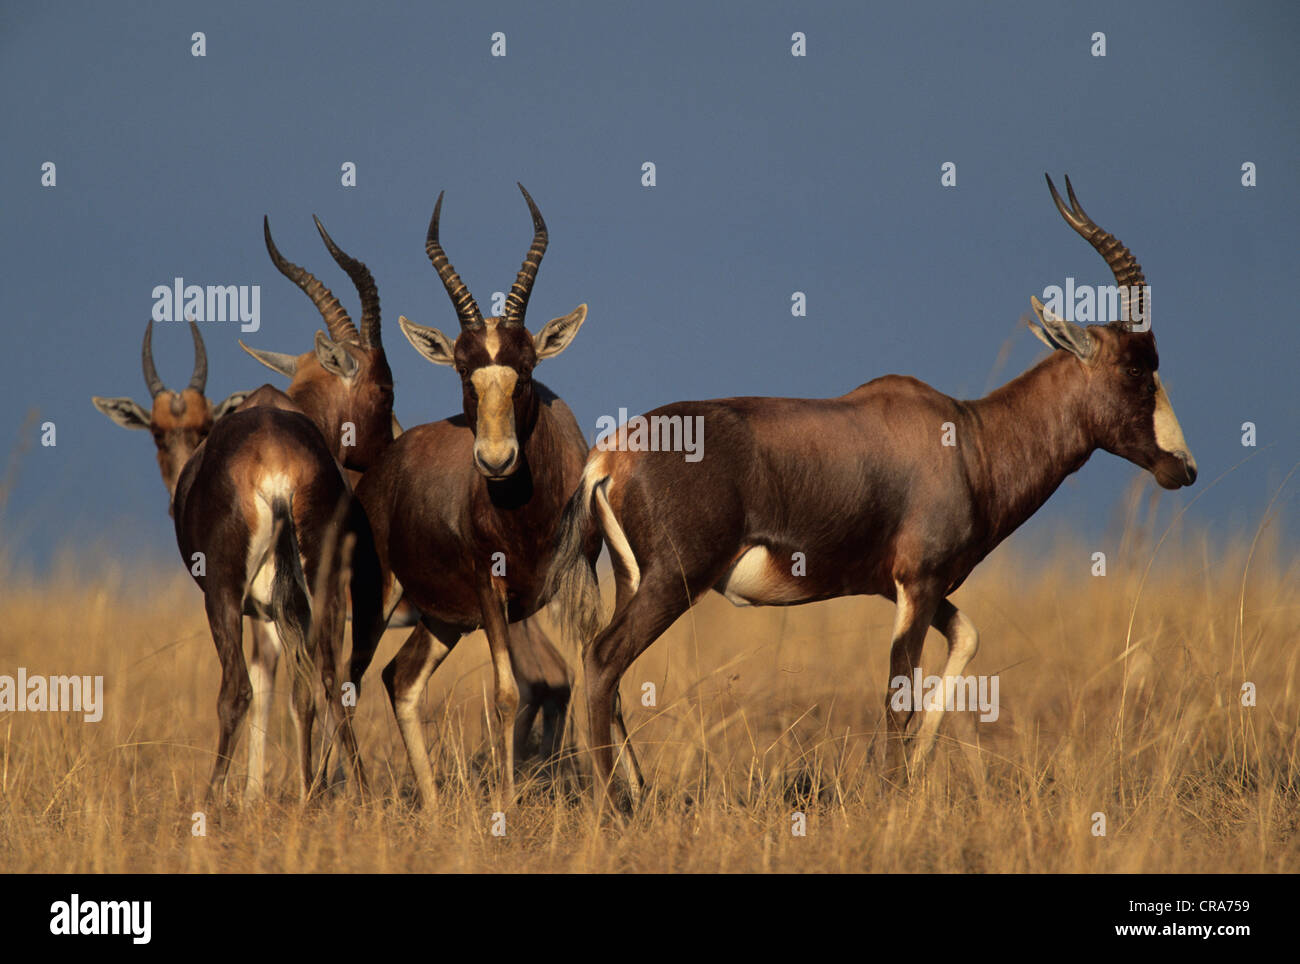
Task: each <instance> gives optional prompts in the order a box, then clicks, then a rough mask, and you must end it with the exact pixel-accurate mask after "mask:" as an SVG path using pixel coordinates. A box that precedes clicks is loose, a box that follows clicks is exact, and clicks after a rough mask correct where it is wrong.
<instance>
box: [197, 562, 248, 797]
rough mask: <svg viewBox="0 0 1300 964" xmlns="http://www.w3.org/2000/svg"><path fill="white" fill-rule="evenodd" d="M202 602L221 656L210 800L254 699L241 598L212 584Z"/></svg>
mask: <svg viewBox="0 0 1300 964" xmlns="http://www.w3.org/2000/svg"><path fill="white" fill-rule="evenodd" d="M203 602H204V607H205V608H206V609H207V612H208V626H209V628H210V629H211V630H212V641H213V643H215V644H216V647H217V657H218V658H219V659H220V660H221V692H220V694H219V695H218V696H217V721H218V725H219V726H220V731H219V734H218V736H217V760H216V763H215V764H214V765H213V767H212V776H211V777H210V778H209V780H208V793H207V798H208V801H209V802H211V801H212V800H213V799H214V798H215V796H216V794H217V791H218V789H219V788H220V787H221V786H222V785H223V784H224V783H225V779H226V773H227V772H228V771H229V770H230V760H231V754H232V753H233V752H234V749H235V747H236V746H237V745H238V744H239V733H240V730H241V728H242V727H243V724H244V717H245V715H246V714H247V712H248V704H249V703H250V702H252V699H253V687H252V684H251V683H250V682H249V679H248V667H247V665H246V664H245V662H244V641H243V624H242V621H243V616H242V612H241V607H240V605H239V600H238V599H237V598H235V597H234V595H233V594H230V593H224V594H223V593H220V592H219V591H218V590H217V589H216V588H215V587H213V588H210V591H209V593H208V595H207V596H205V598H204V601H203Z"/></svg>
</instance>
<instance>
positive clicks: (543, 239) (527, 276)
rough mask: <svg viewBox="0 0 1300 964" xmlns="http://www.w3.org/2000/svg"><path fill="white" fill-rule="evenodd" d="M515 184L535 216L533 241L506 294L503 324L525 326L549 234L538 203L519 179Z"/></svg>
mask: <svg viewBox="0 0 1300 964" xmlns="http://www.w3.org/2000/svg"><path fill="white" fill-rule="evenodd" d="M515 185H516V186H517V187H518V188H519V190H520V191H522V192H523V195H524V200H525V201H527V202H528V210H529V212H530V213H531V214H532V216H533V243H532V244H531V245H529V246H528V254H527V255H526V256H525V257H524V263H523V265H522V266H521V267H520V268H519V275H518V276H517V277H516V278H515V283H514V284H512V285H511V286H510V294H508V295H506V311H505V319H504V320H503V321H502V324H504V325H507V326H518V327H523V324H524V313H525V312H526V311H527V310H528V296H529V295H530V294H531V293H532V290H533V282H534V281H535V280H537V268H538V266H539V265H540V264H541V263H542V255H544V254H545V253H546V243H547V241H548V240H549V236H548V235H547V233H546V222H545V221H543V220H542V212H541V211H539V210H537V205H536V204H534V203H533V199H532V197H531V196H529V194H528V191H527V190H525V189H524V186H523V185H522V184H520V183H519V182H518V181H516V182H515Z"/></svg>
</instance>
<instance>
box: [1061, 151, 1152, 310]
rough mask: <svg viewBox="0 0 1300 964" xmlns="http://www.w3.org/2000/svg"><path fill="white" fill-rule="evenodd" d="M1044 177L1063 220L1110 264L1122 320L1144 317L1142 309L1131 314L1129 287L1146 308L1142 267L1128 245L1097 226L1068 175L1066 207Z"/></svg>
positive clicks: (1066, 177)
mask: <svg viewBox="0 0 1300 964" xmlns="http://www.w3.org/2000/svg"><path fill="white" fill-rule="evenodd" d="M1044 177H1046V178H1047V187H1048V189H1049V190H1051V192H1052V200H1053V201H1055V202H1056V209H1057V210H1058V211H1060V212H1061V217H1063V218H1065V223H1066V224H1068V225H1069V226H1070V227H1072V228H1074V230H1075V231H1077V232H1078V233H1079V234H1080V236H1082V237H1083V239H1084V240H1085V241H1087V242H1088V243H1089V244H1091V245H1092V246H1093V247H1094V248H1096V249H1097V253H1098V254H1100V255H1101V256H1102V257H1103V258H1105V259H1106V264H1108V265H1110V271H1111V274H1113V275H1114V276H1115V284H1116V285H1118V286H1119V292H1120V304H1121V306H1122V308H1123V310H1124V318H1125V320H1132V319H1133V318H1136V317H1141V318H1146V317H1147V314H1146V312H1145V310H1144V311H1141V312H1139V313H1136V314H1135V313H1134V312H1133V311H1132V310H1131V306H1130V304H1129V292H1130V289H1131V288H1132V287H1136V288H1137V289H1138V298H1139V299H1142V300H1141V301H1140V302H1139V304H1140V307H1141V308H1143V309H1145V308H1146V301H1145V299H1146V278H1145V277H1143V275H1142V266H1141V265H1140V264H1138V261H1137V258H1135V257H1133V252H1132V251H1130V250H1129V249H1128V246H1127V245H1125V244H1124V243H1123V242H1121V241H1120V240H1119V238H1117V237H1115V235H1113V234H1109V233H1107V232H1106V231H1103V230H1102V229H1101V228H1100V227H1098V225H1097V222H1096V221H1094V220H1093V219H1092V218H1090V217H1088V215H1087V214H1086V213H1084V210H1083V205H1081V204H1080V203H1079V199H1078V198H1077V197H1075V196H1074V186H1073V185H1072V184H1070V176H1069V175H1068V174H1067V175H1066V176H1065V192H1066V193H1067V194H1068V195H1069V196H1070V206H1069V207H1066V206H1065V202H1064V201H1063V200H1061V195H1060V194H1058V193H1057V191H1056V185H1055V184H1053V183H1052V178H1051V175H1044Z"/></svg>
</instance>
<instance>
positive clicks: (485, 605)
mask: <svg viewBox="0 0 1300 964" xmlns="http://www.w3.org/2000/svg"><path fill="white" fill-rule="evenodd" d="M479 607H480V609H481V610H482V612H483V631H484V632H485V633H486V634H487V640H488V649H489V650H490V651H491V654H492V690H493V704H494V705H495V707H496V714H497V725H498V726H499V728H500V732H501V744H502V754H501V757H502V765H503V766H504V767H505V779H504V781H503V783H502V785H503V787H504V795H505V803H506V804H509V803H511V802H512V801H513V800H514V798H515V713H516V712H517V711H518V710H519V687H518V685H516V683H515V673H514V669H513V668H511V666H510V624H509V623H508V622H507V621H506V618H507V617H506V598H505V587H504V585H503V584H500V583H496V581H495V580H492V579H486V578H485V579H483V580H482V582H481V584H480V586H479Z"/></svg>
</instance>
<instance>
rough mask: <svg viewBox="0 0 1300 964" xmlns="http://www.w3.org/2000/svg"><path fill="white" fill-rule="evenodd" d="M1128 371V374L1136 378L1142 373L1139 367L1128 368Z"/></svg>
mask: <svg viewBox="0 0 1300 964" xmlns="http://www.w3.org/2000/svg"><path fill="white" fill-rule="evenodd" d="M1128 373H1129V375H1130V376H1132V377H1133V378H1138V377H1140V376H1141V375H1142V369H1140V368H1130V369H1129V370H1128Z"/></svg>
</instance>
